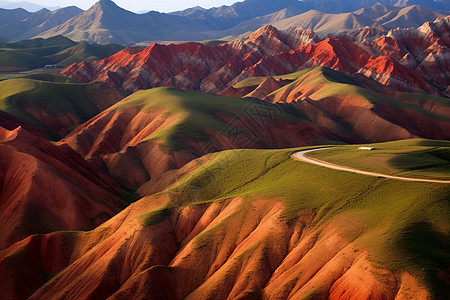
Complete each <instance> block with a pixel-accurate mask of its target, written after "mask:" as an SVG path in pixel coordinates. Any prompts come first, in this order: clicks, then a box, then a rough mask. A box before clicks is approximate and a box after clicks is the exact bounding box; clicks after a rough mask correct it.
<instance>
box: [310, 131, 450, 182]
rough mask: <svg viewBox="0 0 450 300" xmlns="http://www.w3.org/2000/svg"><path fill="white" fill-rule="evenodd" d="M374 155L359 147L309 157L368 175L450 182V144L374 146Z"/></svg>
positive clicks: (409, 142) (425, 142)
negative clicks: (369, 173)
mask: <svg viewBox="0 0 450 300" xmlns="http://www.w3.org/2000/svg"><path fill="white" fill-rule="evenodd" d="M369 146H370V147H374V150H372V151H365V150H358V147H359V146H358V145H348V146H341V147H334V148H330V149H325V150H321V151H317V152H313V153H310V154H308V156H310V157H312V158H317V159H320V160H323V161H326V162H330V163H334V164H337V165H342V166H347V167H351V168H355V169H359V170H364V171H372V172H378V173H382V174H388V175H396V176H403V177H412V178H436V179H439V178H440V179H450V164H449V161H450V142H448V141H429V140H422V139H416V140H405V141H396V142H389V143H381V144H371V145H369Z"/></svg>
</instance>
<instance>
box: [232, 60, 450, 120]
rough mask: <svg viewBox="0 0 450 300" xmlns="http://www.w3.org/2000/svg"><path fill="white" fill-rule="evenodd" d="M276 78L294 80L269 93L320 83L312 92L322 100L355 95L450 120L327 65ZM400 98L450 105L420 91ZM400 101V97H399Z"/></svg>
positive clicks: (249, 82)
mask: <svg viewBox="0 0 450 300" xmlns="http://www.w3.org/2000/svg"><path fill="white" fill-rule="evenodd" d="M274 78H275V79H283V80H291V81H292V82H291V83H289V84H287V85H285V86H283V87H282V88H280V89H278V90H276V91H274V92H272V93H271V94H270V95H269V96H273V95H276V94H279V93H282V92H284V91H286V90H291V89H294V88H295V87H296V86H298V85H317V86H321V88H320V89H318V90H317V91H316V92H314V93H312V94H310V95H309V97H310V98H311V99H313V100H316V99H323V98H328V97H347V96H352V97H356V98H360V99H362V100H365V101H367V102H369V103H371V104H373V105H377V104H383V105H387V106H390V107H392V108H401V109H410V110H412V111H416V112H420V113H423V114H426V115H430V116H433V117H435V118H439V119H443V120H447V121H450V119H448V118H446V117H444V116H441V115H438V114H434V113H431V112H429V111H426V110H424V109H423V108H421V107H420V106H417V105H414V104H409V103H405V102H401V101H398V100H396V99H393V98H389V97H386V96H384V95H381V94H379V93H377V92H374V91H372V90H369V89H367V88H364V87H363V85H362V83H360V82H359V81H358V80H357V79H356V78H354V77H352V76H349V75H346V74H344V73H341V72H338V71H334V70H332V69H330V68H327V67H317V68H314V69H305V70H302V71H299V72H296V73H292V74H287V75H281V76H274ZM264 80H265V77H254V78H248V79H244V80H243V81H241V82H239V83H237V84H236V85H234V87H235V88H242V87H257V86H258V85H259V84H261V83H262V82H263V81H264ZM400 98H404V99H415V98H420V99H421V100H426V101H433V102H436V103H438V104H440V105H445V106H449V107H450V100H449V99H448V98H443V97H438V96H433V95H418V94H407V93H404V94H401V96H400ZM400 100H401V99H400Z"/></svg>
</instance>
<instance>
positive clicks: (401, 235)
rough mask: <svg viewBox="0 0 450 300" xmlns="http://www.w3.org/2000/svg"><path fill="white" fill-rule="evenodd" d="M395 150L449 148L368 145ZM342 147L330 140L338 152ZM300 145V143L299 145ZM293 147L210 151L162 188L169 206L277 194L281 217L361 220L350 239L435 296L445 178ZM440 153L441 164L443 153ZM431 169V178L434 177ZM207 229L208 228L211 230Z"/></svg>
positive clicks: (446, 241)
mask: <svg viewBox="0 0 450 300" xmlns="http://www.w3.org/2000/svg"><path fill="white" fill-rule="evenodd" d="M371 146H375V147H377V148H386V149H389V151H392V152H394V151H397V152H399V153H400V152H401V153H403V155H404V158H406V157H407V156H408V153H411V155H412V157H413V158H414V159H415V160H417V159H422V160H424V161H425V160H428V158H429V154H428V153H427V152H426V151H425V152H423V153H422V154H423V156H422V154H420V153H418V152H417V150H418V148H421V147H437V148H438V149H441V151H443V152H445V151H447V152H448V151H449V150H450V145H449V143H448V142H439V141H427V140H409V141H403V142H401V143H397V142H393V143H385V144H380V145H371ZM347 147H348V146H342V147H341V146H337V147H335V148H333V149H332V150H330V151H335V152H336V153H338V151H340V150H344V149H347ZM302 149H307V148H302ZM298 150H300V149H288V150H232V151H224V152H220V153H215V154H210V155H208V156H206V157H204V158H202V159H201V160H199V161H198V162H197V164H198V167H197V169H196V170H194V171H193V172H191V173H189V174H188V175H186V176H185V177H183V178H182V179H181V180H179V181H178V182H177V183H176V184H175V185H173V186H172V187H171V188H170V189H169V190H168V193H169V195H170V197H171V198H172V205H175V206H177V205H182V206H186V205H194V204H199V203H203V202H211V201H222V200H224V199H228V198H231V197H237V196H241V197H244V199H246V201H249V202H251V201H252V200H253V199H279V200H281V201H282V202H283V203H284V205H285V207H286V212H285V214H284V217H283V220H284V221H286V222H289V220H291V219H293V218H295V217H297V216H299V214H302V213H306V212H307V213H314V214H316V218H315V225H314V226H315V227H317V228H318V229H319V228H320V227H321V226H322V225H324V224H326V222H327V221H329V220H331V219H333V218H335V217H336V216H341V215H343V214H346V215H348V216H350V217H351V216H352V217H354V218H357V219H358V220H360V221H361V222H362V224H363V225H362V226H363V228H364V229H363V232H362V233H361V234H360V235H359V237H358V238H357V239H356V240H355V241H353V243H354V244H356V245H357V246H358V247H361V249H367V251H368V253H369V259H370V260H371V261H372V262H373V263H375V264H376V265H378V266H380V267H383V268H387V269H389V270H406V271H408V272H410V273H411V274H413V275H417V276H418V277H419V278H421V280H422V281H423V282H424V283H425V284H426V285H427V286H428V287H429V289H430V290H431V292H432V293H435V295H442V293H443V292H445V289H446V283H445V282H444V281H443V280H442V279H441V278H439V276H438V272H439V269H441V268H442V269H445V268H448V267H449V262H450V256H449V253H448V249H449V246H450V237H449V232H450V214H449V195H450V184H437V183H436V184H435V183H419V182H404V181H400V180H390V179H383V178H377V177H371V176H364V175H359V174H354V173H349V172H343V171H337V170H332V169H328V168H325V167H321V166H317V165H312V164H308V163H304V162H299V161H295V160H294V159H292V158H291V157H290V155H291V154H292V153H293V152H295V151H298ZM441 159H443V160H444V159H446V161H447V164H449V163H450V158H449V157H448V156H447V157H446V158H444V157H442V158H441ZM439 175H440V174H438V172H436V177H437V178H440V177H442V176H439ZM213 230H214V228H212V229H211V231H213Z"/></svg>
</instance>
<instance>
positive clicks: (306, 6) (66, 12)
mask: <svg viewBox="0 0 450 300" xmlns="http://www.w3.org/2000/svg"><path fill="white" fill-rule="evenodd" d="M260 1H261V0H247V1H243V2H237V3H235V4H234V5H231V6H222V7H219V8H213V9H208V10H205V9H200V8H192V9H188V10H185V11H181V12H174V13H169V14H166V13H159V12H155V11H150V12H148V13H144V14H135V13H133V12H130V11H127V10H125V9H123V8H120V7H119V6H117V5H116V4H115V3H114V2H113V1H109V0H108V1H103V0H101V1H99V2H97V3H96V4H94V5H93V6H92V7H91V8H89V9H88V10H87V11H81V10H79V9H78V8H75V7H72V8H70V9H69V8H63V9H59V10H57V11H54V12H49V11H40V12H36V13H33V14H30V13H28V12H26V11H20V10H19V11H18V12H15V14H16V16H15V17H14V16H12V15H11V13H9V11H7V10H0V15H1V14H2V13H4V14H9V16H8V18H9V23H11V24H10V25H9V26H10V27H4V29H5V30H6V31H5V32H9V34H8V35H5V36H4V37H1V36H0V38H3V39H8V40H18V39H29V38H34V37H44V38H48V37H51V36H54V35H64V36H66V37H69V38H70V39H72V40H75V41H87V42H95V43H101V44H106V43H117V44H122V45H134V44H137V43H141V42H148V41H202V40H210V39H221V38H223V37H226V36H239V35H241V34H245V33H247V32H249V31H254V30H256V29H257V28H259V27H261V26H262V25H265V24H267V23H270V24H273V25H275V26H276V27H278V28H280V29H287V28H288V27H289V26H303V27H304V28H310V29H314V30H315V31H316V32H317V33H318V34H319V35H326V34H331V33H337V32H338V31H343V30H349V29H355V28H359V27H364V26H368V25H372V23H374V22H378V23H381V24H384V25H385V26H386V27H387V28H388V29H393V28H396V27H397V26H400V27H410V26H414V27H418V26H420V24H421V23H423V22H425V21H432V20H434V19H435V18H436V17H437V16H439V17H444V16H445V14H442V13H440V12H438V11H432V10H430V9H427V8H421V12H420V13H417V12H416V13H413V12H412V11H409V12H407V10H406V9H405V8H404V7H403V8H402V7H396V6H383V7H384V13H383V12H382V10H383V8H377V9H372V10H371V11H370V10H369V9H366V10H364V8H363V7H367V6H368V5H371V4H375V2H374V3H372V2H371V1H369V2H367V3H366V2H364V3H365V5H362V4H357V5H356V6H352V7H353V8H354V9H353V10H348V9H347V10H343V9H334V10H332V11H331V12H333V14H330V13H327V12H330V10H327V9H323V10H322V11H323V12H320V13H319V12H315V11H314V10H317V11H318V9H321V8H323V7H322V6H320V5H315V4H314V3H313V2H308V1H297V0H285V1H282V2H278V1H277V2H273V1H268V0H263V1H265V2H264V3H266V2H267V3H266V4H267V5H261V4H262V3H260ZM335 2H336V3H334V4H332V5H335V6H336V5H338V6H339V5H341V4H339V3H338V2H339V1H335ZM391 2H392V1H382V3H385V4H388V5H389V4H390V5H393V4H395V3H391ZM377 3H379V2H377ZM408 4H414V3H412V2H411V3H410V2H408ZM330 5H331V4H330ZM424 5H425V4H424ZM336 7H337V6H336ZM449 9H450V8H449ZM344 11H345V12H344ZM341 12H342V13H341ZM396 12H398V13H396ZM339 13H341V14H339ZM24 15H27V17H26V18H25V17H24ZM363 15H364V16H363ZM305 18H306V21H305ZM319 18H322V19H328V21H327V22H324V21H323V20H322V22H320V21H318V20H317V19H319ZM47 19H48V20H47ZM14 22H16V23H17V24H15V25H12V24H14ZM330 22H331V23H333V26H330V25H325V24H324V23H330ZM22 23H23V24H22ZM318 23H320V24H319V25H318ZM162 24H164V26H163V25H162ZM19 25H20V26H19ZM5 26H6V25H5ZM11 26H14V29H13V28H12V27H11ZM16 27H18V28H20V29H19V31H18V29H17V28H16ZM319 27H322V28H319ZM0 28H1V22H0Z"/></svg>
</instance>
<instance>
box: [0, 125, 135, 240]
mask: <svg viewBox="0 0 450 300" xmlns="http://www.w3.org/2000/svg"><path fill="white" fill-rule="evenodd" d="M0 187H1V192H0V231H1V232H2V235H1V236H0V249H4V248H5V247H7V246H9V245H11V244H12V243H13V242H16V241H18V240H21V239H23V238H25V237H27V236H29V235H31V234H35V233H48V232H53V231H58V230H90V229H93V228H94V227H95V226H97V225H99V224H101V223H102V222H104V221H106V220H107V219H109V218H110V217H111V216H113V215H115V214H116V213H118V212H119V211H120V210H121V209H123V208H124V207H125V206H126V203H125V202H124V201H123V200H121V197H120V196H119V194H118V190H119V186H118V185H117V183H115V181H114V180H112V179H111V178H110V177H109V176H108V175H107V174H106V173H105V172H104V171H101V170H99V169H97V168H96V167H94V166H92V165H91V164H89V163H88V162H86V161H85V160H84V159H83V158H82V157H81V156H80V155H79V154H77V153H75V152H74V151H73V150H72V149H71V148H70V147H68V146H67V145H64V146H58V147H57V146H54V145H52V144H51V143H50V142H48V141H46V140H44V139H41V138H38V137H36V136H34V135H32V134H30V133H28V132H27V131H25V130H24V129H22V128H20V127H19V128H17V129H15V130H12V131H9V130H6V129H4V128H1V127H0Z"/></svg>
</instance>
